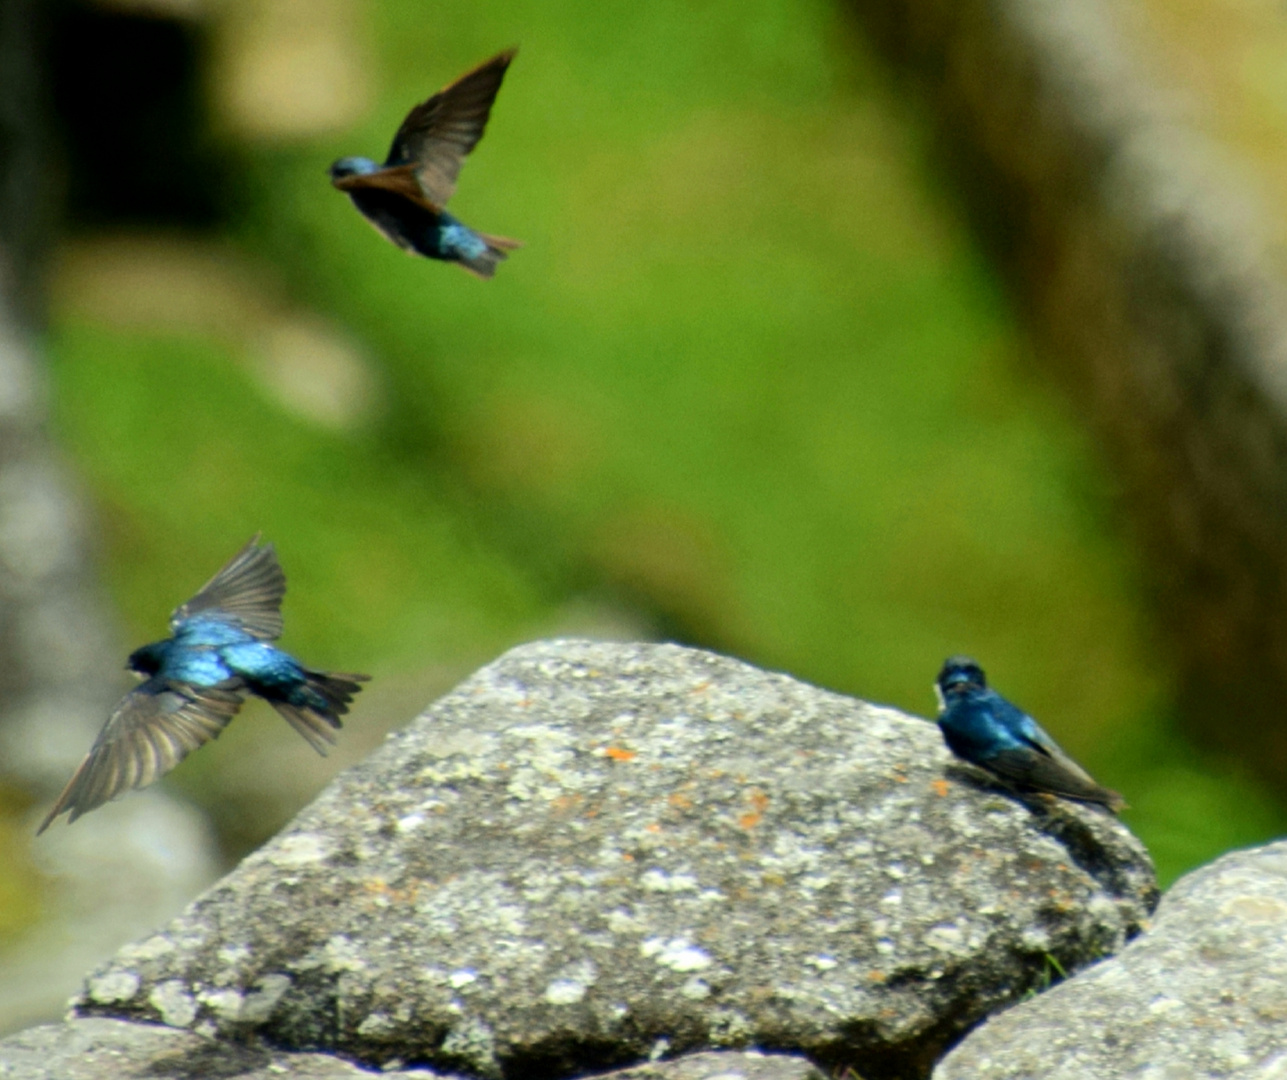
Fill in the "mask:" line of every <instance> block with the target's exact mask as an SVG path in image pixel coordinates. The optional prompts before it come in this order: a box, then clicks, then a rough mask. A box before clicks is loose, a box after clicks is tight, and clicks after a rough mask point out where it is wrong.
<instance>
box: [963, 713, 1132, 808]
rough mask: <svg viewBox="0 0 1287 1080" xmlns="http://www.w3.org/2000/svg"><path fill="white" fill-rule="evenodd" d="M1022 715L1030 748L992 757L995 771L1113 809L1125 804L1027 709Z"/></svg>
mask: <svg viewBox="0 0 1287 1080" xmlns="http://www.w3.org/2000/svg"><path fill="white" fill-rule="evenodd" d="M1016 712H1018V710H1016ZM1021 717H1022V719H1021V721H1020V723H1019V724H1018V725H1017V727H1018V730H1017V732H1016V734H1017V735H1018V737H1019V738H1020V739H1021V740H1022V741H1023V743H1025V744H1026V747H1027V748H1026V749H1020V750H1004V751H1002V752H1001V753H999V754H997V755H996V756H995V757H992V758H990V759H989V761H988V764H989V765H990V766H991V767H992V768H993V769H994V770H995V771H996V772H998V773H999V774H1001V775H1002V776H1005V777H1007V778H1008V779H1011V780H1015V781H1017V782H1018V783H1020V784H1025V785H1028V786H1030V787H1032V788H1035V789H1037V790H1039V791H1049V792H1051V793H1053V794H1055V795H1066V796H1069V797H1071V798H1074V799H1085V800H1089V801H1090V802H1098V803H1103V804H1104V805H1106V806H1108V807H1110V808H1111V809H1113V810H1117V809H1119V808H1120V807H1121V806H1123V805H1125V804H1124V803H1123V802H1122V798H1121V796H1120V795H1118V794H1117V792H1115V791H1111V790H1109V789H1108V788H1106V787H1102V786H1101V785H1100V784H1098V783H1097V782H1096V781H1095V779H1094V777H1092V776H1091V775H1090V773H1088V772H1087V771H1086V770H1085V769H1083V768H1082V767H1081V766H1080V765H1078V764H1077V762H1075V761H1073V759H1072V758H1070V757H1069V756H1068V755H1067V754H1066V753H1064V751H1063V749H1062V748H1061V747H1060V746H1059V744H1058V743H1057V742H1055V740H1054V739H1052V738H1051V737H1050V736H1049V735H1047V734H1046V732H1045V730H1044V729H1043V728H1042V727H1041V725H1040V724H1038V723H1037V722H1036V721H1035V720H1034V719H1032V717H1030V716H1028V715H1027V714H1026V713H1022V714H1021Z"/></svg>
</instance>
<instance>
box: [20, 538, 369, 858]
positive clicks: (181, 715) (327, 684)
mask: <svg viewBox="0 0 1287 1080" xmlns="http://www.w3.org/2000/svg"><path fill="white" fill-rule="evenodd" d="M285 593H286V575H285V574H283V573H282V568H281V566H280V564H279V563H278V562H277V553H276V552H275V551H274V550H273V545H272V544H265V545H264V546H263V547H260V546H259V536H258V534H256V535H255V536H253V537H251V539H250V542H249V543H247V544H246V546H245V547H243V548H242V549H241V550H240V551H239V552H237V554H236V555H234V556H233V557H232V560H231V561H230V562H229V563H228V564H227V565H226V566H225V567H224V568H223V569H222V570H220V571H219V573H217V574H215V576H214V577H212V578H211V579H210V580H209V582H207V583H206V585H205V586H204V587H203V588H202V589H201V591H200V592H199V593H197V595H196V596H194V597H193V598H192V599H191V600H189V601H188V602H187V603H186V604H184V605H183V606H182V607H180V608H178V609H176V610H175V612H174V614H173V615H171V616H170V636H169V637H168V638H166V639H165V640H164V641H154V642H152V643H151V644H150V645H144V646H142V647H141V648H138V649H135V650H134V652H132V653H131V654H130V658H129V661H128V662H127V663H126V667H128V668H129V669H130V670H131V671H133V672H135V673H136V674H138V675H139V676H141V677H143V678H144V680H145V681H144V682H143V683H141V684H140V685H139V686H136V687H135V688H134V689H133V690H131V691H130V692H129V693H128V694H126V695H125V697H124V698H122V699H121V702H120V704H118V705H117V706H116V708H115V710H113V712H112V715H111V716H110V717H108V720H107V723H106V724H104V725H103V730H102V731H100V732H99V733H98V738H97V739H95V740H94V745H93V747H91V748H90V751H89V753H88V754H86V755H85V760H84V761H82V762H81V763H80V767H79V768H77V770H76V773H75V775H74V776H72V778H71V780H70V781H69V782H68V784H67V786H66V787H65V788H64V789H63V793H62V794H61V795H59V796H58V802H56V803H55V804H54V808H53V809H52V810H50V811H49V816H48V817H46V818H45V820H44V822H43V823H42V824H41V826H40V828H39V829H38V830H37V835H39V833H42V832H44V831H45V830H46V829H47V828H49V826H50V824H51V823H52V822H53V820H54V818H56V817H58V815H59V814H62V813H69V814H70V817H69V818H68V820H69V821H75V820H76V819H77V818H78V817H80V816H81V814H85V813H88V812H89V811H90V810H93V809H94V808H95V807H96V806H101V805H102V804H103V803H105V802H107V801H108V800H109V799H114V798H116V796H117V795H119V794H121V792H123V791H126V790H128V789H129V788H136V787H146V786H147V785H148V784H150V783H152V781H154V780H156V779H157V778H158V777H160V776H162V775H164V774H165V773H167V772H169V771H170V770H171V769H173V768H174V766H176V765H177V764H178V763H179V762H180V761H182V760H183V759H184V758H185V757H186V756H187V755H188V754H189V753H190V752H191V751H193V750H195V749H196V748H197V747H199V746H201V745H202V744H203V743H207V742H209V741H210V740H211V739H216V738H218V737H219V734H220V733H221V732H222V731H223V729H224V728H225V727H226V726H227V724H228V721H229V720H231V719H232V718H233V716H235V715H236V713H237V710H238V709H239V708H241V704H242V701H243V700H244V699H245V697H246V695H247V694H254V695H255V696H256V697H261V698H263V699H264V700H265V701H267V702H268V703H269V704H271V705H272V706H273V708H275V709H276V710H277V711H278V712H279V713H281V715H282V716H283V717H285V719H286V720H287V721H288V722H289V723H290V725H291V727H293V728H294V729H295V730H296V731H298V732H299V733H300V734H301V735H302V736H304V738H305V739H306V740H307V741H308V744H309V745H310V746H312V747H313V749H314V750H316V751H317V752H318V753H319V754H323V755H325V753H326V749H327V746H328V744H332V743H334V742H335V734H334V729H335V728H338V727H339V726H340V717H341V716H343V715H344V714H345V713H346V712H348V709H349V702H350V701H351V700H352V698H353V695H354V694H356V693H357V692H358V691H359V690H361V689H362V688H361V687H360V686H359V685H358V684H359V683H361V682H365V681H366V680H367V678H369V676H366V675H347V674H339V673H332V674H325V673H323V672H320V671H312V670H311V669H309V668H306V667H304V665H303V664H301V663H300V662H299V661H298V660H296V659H295V658H294V657H293V656H290V655H289V654H287V653H284V652H282V650H280V649H278V648H276V647H274V646H273V645H270V644H268V643H269V642H270V641H275V640H276V639H277V638H278V637H280V636H281V632H282V617H281V611H280V608H281V603H282V597H283V596H284V595H285Z"/></svg>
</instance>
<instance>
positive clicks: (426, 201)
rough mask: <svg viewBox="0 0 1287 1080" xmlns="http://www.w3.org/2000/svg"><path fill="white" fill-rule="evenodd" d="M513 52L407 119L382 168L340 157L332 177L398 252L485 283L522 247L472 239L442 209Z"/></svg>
mask: <svg viewBox="0 0 1287 1080" xmlns="http://www.w3.org/2000/svg"><path fill="white" fill-rule="evenodd" d="M517 51H518V50H517V49H507V50H506V51H505V52H502V53H497V54H496V55H495V56H493V57H492V58H491V59H490V60H488V61H487V62H486V63H484V64H480V65H479V66H478V67H476V68H474V70H473V71H470V72H468V73H467V74H464V75H462V76H461V77H460V78H459V79H457V80H456V81H455V82H454V83H452V84H451V85H449V86H445V87H443V88H442V89H441V90H439V91H438V93H436V94H434V95H433V97H431V98H430V99H429V100H428V101H425V102H423V103H422V104H420V105H417V106H416V107H415V108H414V109H412V110H411V111H410V112H409V113H407V118H406V119H405V120H403V121H402V126H401V127H400V128H398V133H397V134H396V135H394V137H393V145H392V146H391V147H390V148H389V156H388V157H387V158H386V159H385V161H384V164H383V165H377V164H376V163H375V162H374V161H372V160H371V159H370V158H364V157H346V158H340V159H339V161H336V162H335V163H334V164H332V165H331V170H330V172H331V183H332V184H334V185H335V186H336V187H337V188H339V189H340V190H341V191H342V192H344V193H345V194H346V195H347V196H348V197H349V198H350V199H352V200H353V205H354V206H356V207H357V208H358V209H359V210H360V211H361V212H362V215H363V216H364V217H365V218H366V219H367V220H368V221H369V222H370V223H371V224H372V225H374V226H375V227H376V229H378V230H379V231H380V232H381V233H383V234H384V235H385V236H386V237H387V238H388V239H390V240H392V241H393V242H394V243H395V244H397V245H398V247H400V248H403V249H404V250H406V251H410V252H415V253H417V254H420V255H425V256H427V257H428V258H430V259H443V260H445V261H447V262H457V263H460V265H461V266H463V267H464V268H465V269H466V270H468V271H469V272H470V273H472V274H476V275H477V276H478V277H480V278H489V277H491V276H492V275H493V274H494V273H496V267H497V264H499V263H500V262H501V260H502V259H505V258H507V255H506V252H508V251H512V250H513V249H514V248H518V247H522V246H523V245H522V244H520V243H519V242H518V241H517V240H507V239H505V237H503V236H489V235H488V234H487V233H480V232H476V231H475V230H473V229H471V228H470V227H469V226H468V225H466V224H464V222H462V221H458V220H457V219H456V218H454V217H452V216H451V215H450V214H449V213H447V211H446V210H445V209H444V207H446V205H447V201H448V200H449V199H450V198H451V196H452V193H453V192H454V191H455V190H456V177H457V176H458V175H459V174H460V167H461V165H462V164H464V161H465V158H466V157H467V156H468V155H469V152H470V151H471V150H473V148H474V146H475V145H477V143H478V140H479V139H481V138H482V137H483V128H485V127H486V126H487V118H488V116H489V115H490V114H491V111H492V102H493V101H494V100H495V99H496V92H497V91H498V90H499V89H500V85H501V80H502V79H503V78H505V71H506V69H507V68H508V67H509V65H510V61H511V60H513V59H514V54H515V53H516V52H517Z"/></svg>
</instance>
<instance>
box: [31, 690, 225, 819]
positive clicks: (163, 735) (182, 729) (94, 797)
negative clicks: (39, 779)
mask: <svg viewBox="0 0 1287 1080" xmlns="http://www.w3.org/2000/svg"><path fill="white" fill-rule="evenodd" d="M241 685H242V684H241V681H240V680H238V679H232V680H229V681H228V682H226V683H222V684H220V685H219V686H212V687H204V686H202V687H198V686H193V685H191V684H190V683H181V682H174V681H171V680H165V679H149V680H148V681H147V682H145V683H142V684H141V685H139V686H137V687H135V688H134V689H133V690H131V691H130V692H129V693H128V694H126V695H125V697H124V698H122V699H121V702H120V704H119V705H117V706H116V709H115V710H114V711H113V712H112V715H111V716H110V717H108V720H107V723H106V724H104V725H103V730H102V731H100V732H99V733H98V738H97V739H95V740H94V745H93V747H91V748H90V751H89V753H88V754H86V755H85V760H84V761H82V762H81V763H80V766H79V767H78V768H77V770H76V772H75V774H74V775H73V776H72V778H71V780H69V781H68V783H67V786H66V787H65V788H63V793H62V794H61V795H59V796H58V801H57V802H56V803H55V804H54V808H53V809H52V810H50V811H49V815H48V816H47V817H46V818H45V820H44V821H43V822H42V823H41V826H40V828H39V829H38V830H37V835H39V834H40V833H42V832H44V831H45V830H46V829H47V828H49V826H50V824H51V823H52V822H53V820H54V818H56V817H58V815H59V814H62V813H64V812H70V815H71V816H70V818H69V819H68V820H69V821H75V820H76V819H77V818H78V817H80V816H81V815H82V814H84V813H87V812H88V811H90V810H93V809H94V808H95V807H97V806H102V805H103V803H105V802H107V801H108V800H109V799H114V798H116V796H117V795H120V794H121V793H122V792H124V791H128V790H129V789H130V788H137V787H146V786H147V785H148V784H150V783H152V782H153V781H154V780H156V779H157V778H159V777H161V776H163V775H164V774H165V773H167V772H169V771H170V770H171V769H173V768H174V767H175V766H176V765H177V764H178V763H179V762H180V761H182V760H183V759H184V758H185V757H187V755H188V754H189V753H190V752H191V751H193V750H195V749H196V748H197V747H199V746H201V745H203V744H204V743H207V742H209V741H210V740H211V739H216V738H218V737H219V733H220V732H222V731H223V729H224V728H225V727H226V726H227V725H228V721H229V720H231V719H232V718H233V716H235V715H236V712H237V710H238V709H239V708H240V707H241V701H242V695H241V693H240V692H239V690H240V687H241Z"/></svg>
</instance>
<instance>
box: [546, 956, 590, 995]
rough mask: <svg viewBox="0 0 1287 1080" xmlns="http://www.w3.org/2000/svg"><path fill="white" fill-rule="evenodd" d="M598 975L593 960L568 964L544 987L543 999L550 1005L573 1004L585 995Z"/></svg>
mask: <svg viewBox="0 0 1287 1080" xmlns="http://www.w3.org/2000/svg"><path fill="white" fill-rule="evenodd" d="M598 977H599V971H598V968H596V967H595V966H594V963H593V961H590V960H578V961H577V962H576V963H572V964H568V965H567V967H565V968H563V970H562V971H560V972H559V973H558V975H557V976H555V978H553V979H552V980H550V982H549V984H548V985H547V986H546V987H545V994H544V997H545V1000H546V1001H548V1002H549V1003H550V1004H551V1005H574V1004H576V1003H577V1002H578V1001H580V1000H581V999H582V998H584V997H585V995H586V993H587V991H589V989H590V987H591V986H593V985H594V983H595V980H597V979H598Z"/></svg>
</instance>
